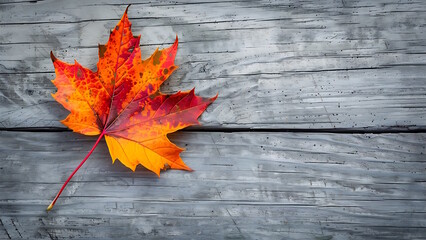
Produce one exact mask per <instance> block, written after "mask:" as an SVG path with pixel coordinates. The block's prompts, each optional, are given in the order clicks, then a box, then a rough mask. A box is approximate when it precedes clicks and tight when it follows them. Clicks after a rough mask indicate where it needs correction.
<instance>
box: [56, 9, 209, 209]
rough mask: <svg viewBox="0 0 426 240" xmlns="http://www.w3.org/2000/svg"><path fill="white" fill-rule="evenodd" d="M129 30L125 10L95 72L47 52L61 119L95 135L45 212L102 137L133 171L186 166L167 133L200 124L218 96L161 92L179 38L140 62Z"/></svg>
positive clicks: (101, 47)
mask: <svg viewBox="0 0 426 240" xmlns="http://www.w3.org/2000/svg"><path fill="white" fill-rule="evenodd" d="M127 8H128V7H127ZM130 28H131V23H130V21H129V19H128V17H127V9H126V11H125V12H124V15H123V17H122V18H121V20H120V21H119V22H118V24H117V26H116V27H115V28H114V29H113V30H112V31H111V34H110V37H109V40H108V43H107V44H106V45H99V62H98V64H97V67H98V70H97V71H96V72H93V71H91V70H90V69H87V68H85V67H83V66H81V65H80V64H79V63H77V62H75V63H74V64H68V63H65V62H62V61H60V60H59V59H57V58H56V57H55V56H53V53H51V58H52V61H53V65H54V67H55V73H56V78H55V79H54V80H53V81H52V82H53V84H55V86H56V87H57V88H58V91H57V92H56V93H55V94H52V96H53V98H55V100H56V101H58V102H59V103H61V104H62V105H63V106H64V108H66V109H67V110H69V111H70V112H71V113H70V114H69V115H68V116H67V118H66V119H64V120H62V123H63V124H64V125H66V126H67V127H69V128H70V129H72V130H73V131H74V132H78V133H81V134H84V135H99V137H98V140H97V141H96V143H95V145H94V146H93V148H92V149H91V150H90V152H89V153H88V154H87V156H86V157H85V158H84V159H83V161H82V162H81V163H80V165H79V166H78V167H77V168H76V169H75V170H74V172H73V173H72V174H71V175H70V177H69V178H68V179H67V181H66V182H65V183H64V185H63V186H62V188H61V190H60V191H59V193H58V194H57V195H56V197H55V199H54V200H53V201H52V203H51V204H50V205H49V207H48V210H50V209H51V208H52V207H53V205H54V204H55V202H56V200H57V199H58V197H59V195H60V194H61V192H62V191H63V189H64V188H65V186H66V184H67V183H68V182H69V180H70V179H71V178H72V176H73V175H74V174H75V173H76V172H77V171H78V169H79V168H80V167H81V166H82V165H83V163H84V162H85V161H86V160H87V158H88V157H89V156H90V154H91V153H92V152H93V150H94V149H95V148H96V146H97V145H98V143H99V141H100V140H101V139H102V137H103V136H105V140H106V143H107V145H108V148H109V152H110V154H111V157H112V161H113V162H114V161H115V160H116V159H118V160H119V161H120V162H122V163H123V164H124V165H125V166H127V167H128V168H130V169H132V170H133V171H134V170H135V168H136V166H137V165H138V164H141V165H143V166H144V167H145V168H147V169H149V170H151V171H153V172H155V173H156V174H157V175H159V174H160V170H161V169H165V168H173V169H183V170H191V169H190V168H189V167H188V166H186V165H185V163H184V162H183V161H182V159H181V158H180V156H179V154H180V152H182V151H183V149H182V148H179V147H177V146H176V145H174V144H173V143H171V142H170V141H169V139H168V138H167V134H169V133H172V132H175V131H177V130H179V129H182V128H185V127H188V126H190V125H194V124H199V123H198V120H197V119H198V117H199V116H200V115H201V113H202V112H203V111H204V110H205V109H206V108H207V106H208V105H209V104H210V103H212V102H213V101H214V100H215V99H216V97H217V95H216V96H215V97H213V98H202V97H199V96H196V95H195V94H194V89H193V90H191V91H186V92H178V93H175V94H172V95H167V94H163V93H161V92H160V90H159V88H160V85H161V84H162V83H163V82H164V81H165V80H166V79H167V78H168V77H169V76H170V75H171V74H172V73H173V71H175V70H176V69H177V66H176V65H174V59H175V55H176V51H177V47H178V39H177V37H176V41H175V42H174V44H173V45H172V46H171V47H169V48H166V49H163V50H158V49H157V50H156V51H155V52H154V53H153V54H152V55H151V57H149V58H148V59H146V60H142V59H141V50H140V47H139V42H140V36H137V37H135V36H133V34H132V31H131V29H130Z"/></svg>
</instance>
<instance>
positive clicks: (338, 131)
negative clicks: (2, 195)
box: [0, 126, 426, 134]
mask: <svg viewBox="0 0 426 240" xmlns="http://www.w3.org/2000/svg"><path fill="white" fill-rule="evenodd" d="M0 131H7V132H72V130H70V129H68V128H62V127H16V128H0ZM179 131H181V132H218V133H220V132H223V133H234V132H236V133H238V132H241V133H243V132H248V133H250V132H253V133H255V132H258V133H268V132H269V133H280V132H283V133H284V132H286V133H292V132H293V133H336V134H386V133H426V128H413V127H411V129H410V128H408V127H403V126H398V127H388V128H376V129H372V128H354V129H351V128H324V129H318V128H316V129H309V128H297V129H292V128H216V127H215V128H213V127H189V128H186V129H181V130H179Z"/></svg>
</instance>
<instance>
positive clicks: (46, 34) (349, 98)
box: [0, 0, 426, 129]
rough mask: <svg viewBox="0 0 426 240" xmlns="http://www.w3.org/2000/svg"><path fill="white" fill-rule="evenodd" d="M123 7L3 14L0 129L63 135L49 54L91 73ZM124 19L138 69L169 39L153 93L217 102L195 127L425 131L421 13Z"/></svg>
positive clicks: (338, 8) (16, 9)
mask: <svg viewBox="0 0 426 240" xmlns="http://www.w3.org/2000/svg"><path fill="white" fill-rule="evenodd" d="M126 4H127V3H126ZM125 7H126V5H125V4H119V3H117V2H115V1H110V0H105V1H101V2H99V1H94V0H88V1H87V0H79V1H53V0H49V1H11V2H10V3H7V2H2V4H0V12H1V14H0V127H2V128H11V127H62V125H60V123H59V122H58V120H60V119H62V118H63V117H64V116H66V114H67V112H66V111H65V110H63V109H62V108H61V107H60V106H59V104H57V103H55V102H54V100H53V99H52V98H51V97H50V93H52V92H54V91H55V89H54V86H53V85H52V84H51V83H50V80H51V79H53V78H54V76H53V66H52V63H51V61H50V59H49V52H50V51H51V50H53V51H54V52H55V54H56V55H57V56H58V57H60V58H63V59H65V60H67V61H73V60H74V59H77V60H78V61H79V62H80V63H81V64H83V65H85V66H89V67H91V68H92V69H94V68H95V64H96V62H97V44H98V43H99V42H100V43H104V42H106V41H107V38H108V34H109V29H110V28H112V27H113V26H115V24H116V22H117V21H118V19H119V18H120V16H121V14H122V13H123V11H124V9H125ZM129 16H130V19H131V21H132V22H133V31H134V32H135V34H141V35H142V42H141V45H142V51H143V54H144V57H147V56H148V55H149V54H150V53H152V52H153V51H154V49H155V48H156V47H166V46H169V45H170V44H171V43H172V41H173V40H174V37H175V34H177V35H178V36H179V39H180V45H179V51H178V55H177V59H176V63H177V64H178V65H179V66H180V69H179V70H178V71H177V72H176V73H175V74H174V75H173V76H172V77H171V79H170V80H168V81H167V84H166V86H164V88H163V90H164V91H166V92H174V91H177V90H179V89H191V88H192V87H194V86H195V87H196V91H197V93H200V94H202V95H212V96H213V95H215V94H216V93H217V92H219V98H218V100H217V101H216V102H215V103H214V104H213V105H212V106H211V107H209V109H208V111H207V113H205V114H204V115H203V116H202V118H201V123H202V124H203V125H204V126H206V127H211V128H235V127H244V128H277V129H281V128H299V129H308V128H310V129H324V128H370V129H387V128H401V127H402V128H406V129H424V128H425V126H426V121H425V115H426V114H425V113H426V77H425V76H426V67H425V66H426V51H425V42H426V32H425V29H426V2H425V1H408V0H407V1H384V0H380V1H367V0H358V1H347V0H342V1H321V2H317V1H191V2H187V1H185V2H184V1H158V2H150V3H148V2H144V1H134V3H133V6H132V7H131V8H130V10H129Z"/></svg>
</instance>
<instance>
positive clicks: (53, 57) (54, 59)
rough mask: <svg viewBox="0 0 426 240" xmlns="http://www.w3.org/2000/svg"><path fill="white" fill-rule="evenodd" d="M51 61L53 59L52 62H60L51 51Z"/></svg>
mask: <svg viewBox="0 0 426 240" xmlns="http://www.w3.org/2000/svg"><path fill="white" fill-rule="evenodd" d="M50 59H52V62H55V61H56V60H58V59H57V58H56V57H55V55H53V52H52V51H50Z"/></svg>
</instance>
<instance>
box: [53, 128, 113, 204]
mask: <svg viewBox="0 0 426 240" xmlns="http://www.w3.org/2000/svg"><path fill="white" fill-rule="evenodd" d="M104 135H105V129H104V130H103V131H102V133H101V134H100V135H99V138H98V140H96V143H95V145H93V147H92V149H90V151H89V153H88V154H87V155H86V157H85V158H84V159H83V161H81V162H80V164H79V165H78V166H77V168H76V169H74V171H73V172H72V173H71V175H70V176H69V177H68V179H67V180H66V181H65V182H64V184H63V185H62V187H61V190H59V192H58V194H57V195H56V197H55V199H53V201H52V202H51V203H50V205H49V206H48V207H47V209H46V210H47V211H50V210H51V209H52V208H53V206H54V205H55V203H56V200H58V198H59V196H60V195H61V193H62V191H64V189H65V187H66V186H67V184H68V182H69V181H70V180H71V178H72V177H73V176H74V174H75V173H76V172H77V171H78V170H79V169H80V167H81V166H83V164H84V163H85V162H86V160H87V159H88V158H89V156H90V155H91V154H92V152H93V150H95V148H96V147H97V146H98V144H99V142H100V141H101V139H102V137H103V136H104Z"/></svg>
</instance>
